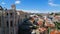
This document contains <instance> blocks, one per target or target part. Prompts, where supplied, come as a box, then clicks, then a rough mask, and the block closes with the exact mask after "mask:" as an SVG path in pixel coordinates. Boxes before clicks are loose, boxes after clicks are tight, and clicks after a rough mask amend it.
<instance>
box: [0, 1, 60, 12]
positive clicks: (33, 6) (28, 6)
mask: <svg viewBox="0 0 60 34" xmlns="http://www.w3.org/2000/svg"><path fill="white" fill-rule="evenodd" d="M12 4H15V5H16V9H17V10H23V11H25V12H31V13H48V12H49V13H51V12H60V0H0V5H1V6H2V7H6V8H8V9H10V8H11V5H12Z"/></svg>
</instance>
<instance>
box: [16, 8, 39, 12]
mask: <svg viewBox="0 0 60 34" xmlns="http://www.w3.org/2000/svg"><path fill="white" fill-rule="evenodd" d="M17 10H18V11H19V10H22V11H24V12H28V13H40V11H39V10H25V9H17Z"/></svg>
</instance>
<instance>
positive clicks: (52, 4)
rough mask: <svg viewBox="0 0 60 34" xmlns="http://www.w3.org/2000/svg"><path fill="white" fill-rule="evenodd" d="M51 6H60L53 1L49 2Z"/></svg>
mask: <svg viewBox="0 0 60 34" xmlns="http://www.w3.org/2000/svg"><path fill="white" fill-rule="evenodd" d="M48 4H49V5H50V6H60V5H59V4H54V3H52V2H50V3H48Z"/></svg>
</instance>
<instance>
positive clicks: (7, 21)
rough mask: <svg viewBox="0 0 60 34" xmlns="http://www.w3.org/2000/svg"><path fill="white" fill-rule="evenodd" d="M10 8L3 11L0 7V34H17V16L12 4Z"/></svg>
mask: <svg viewBox="0 0 60 34" xmlns="http://www.w3.org/2000/svg"><path fill="white" fill-rule="evenodd" d="M11 7H12V8H11V9H10V10H3V9H2V7H1V6H0V12H1V14H2V15H1V19H0V20H1V22H0V34H17V32H18V20H19V14H18V12H17V11H16V7H15V5H14V4H13V5H12V6H11Z"/></svg>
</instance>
